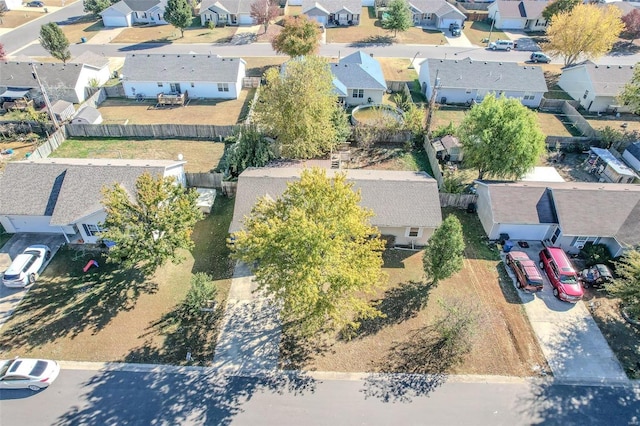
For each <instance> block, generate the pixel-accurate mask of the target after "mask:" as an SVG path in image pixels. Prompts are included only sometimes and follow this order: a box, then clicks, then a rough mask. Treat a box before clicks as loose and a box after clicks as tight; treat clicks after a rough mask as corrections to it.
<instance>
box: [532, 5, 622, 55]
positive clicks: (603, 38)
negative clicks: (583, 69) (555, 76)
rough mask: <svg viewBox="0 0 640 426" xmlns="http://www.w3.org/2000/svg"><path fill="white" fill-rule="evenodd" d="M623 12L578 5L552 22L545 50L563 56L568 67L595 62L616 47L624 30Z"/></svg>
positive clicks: (557, 16) (606, 7) (608, 7)
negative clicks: (590, 60) (582, 60)
mask: <svg viewBox="0 0 640 426" xmlns="http://www.w3.org/2000/svg"><path fill="white" fill-rule="evenodd" d="M621 17H622V12H621V11H620V9H618V8H617V7H615V6H603V5H599V4H579V5H577V6H576V7H574V8H573V9H571V10H570V11H565V12H560V13H558V14H557V15H555V16H554V17H553V18H551V23H550V24H549V28H547V37H548V38H549V42H548V43H545V44H544V45H543V48H544V50H546V51H547V52H549V53H551V54H552V55H556V56H562V57H563V58H564V64H565V65H572V64H574V63H576V62H577V61H578V59H580V57H581V56H582V57H584V58H585V59H596V58H598V57H600V56H602V55H604V54H605V53H607V52H608V51H610V50H611V48H612V47H613V43H615V42H616V41H617V40H618V36H619V35H620V33H621V32H622V30H623V29H624V23H623V22H622V20H621V19H620V18H621Z"/></svg>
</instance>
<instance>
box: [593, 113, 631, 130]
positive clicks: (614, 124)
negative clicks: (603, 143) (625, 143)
mask: <svg viewBox="0 0 640 426" xmlns="http://www.w3.org/2000/svg"><path fill="white" fill-rule="evenodd" d="M585 118H587V117H585ZM587 121H588V122H589V124H590V125H591V127H593V128H594V129H596V130H601V129H604V128H605V127H607V126H608V127H611V128H612V129H615V130H619V131H621V132H622V131H626V132H633V131H640V120H638V116H637V115H631V114H629V115H628V117H627V119H625V116H622V117H621V118H615V117H614V116H612V115H610V116H602V117H590V118H587ZM623 125H624V127H623Z"/></svg>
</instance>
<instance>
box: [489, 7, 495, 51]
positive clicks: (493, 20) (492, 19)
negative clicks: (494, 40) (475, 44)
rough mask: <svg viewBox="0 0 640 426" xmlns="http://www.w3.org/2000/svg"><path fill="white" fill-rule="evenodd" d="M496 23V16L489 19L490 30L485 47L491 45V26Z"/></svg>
mask: <svg viewBox="0 0 640 426" xmlns="http://www.w3.org/2000/svg"><path fill="white" fill-rule="evenodd" d="M495 22H496V14H495V13H494V14H493V16H492V17H491V28H490V29H489V39H488V40H487V46H489V43H491V33H493V24H494V23H495Z"/></svg>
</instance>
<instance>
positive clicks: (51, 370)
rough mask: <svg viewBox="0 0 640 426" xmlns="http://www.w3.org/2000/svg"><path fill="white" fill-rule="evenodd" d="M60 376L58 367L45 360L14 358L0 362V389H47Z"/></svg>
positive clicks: (54, 363) (55, 363)
mask: <svg viewBox="0 0 640 426" xmlns="http://www.w3.org/2000/svg"><path fill="white" fill-rule="evenodd" d="M58 374H60V366H59V365H58V363H57V362H55V361H50V360H47V359H29V358H17V357H16V358H15V359H10V360H4V361H0V389H31V390H32V391H39V390H40V389H44V388H46V387H48V386H49V385H50V384H51V383H53V381H54V380H55V379H56V377H58Z"/></svg>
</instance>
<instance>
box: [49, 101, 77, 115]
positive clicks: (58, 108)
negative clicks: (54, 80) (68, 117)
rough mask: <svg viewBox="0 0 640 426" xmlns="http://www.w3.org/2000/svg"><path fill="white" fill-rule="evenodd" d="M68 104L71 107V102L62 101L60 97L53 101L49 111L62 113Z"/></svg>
mask: <svg viewBox="0 0 640 426" xmlns="http://www.w3.org/2000/svg"><path fill="white" fill-rule="evenodd" d="M70 106H71V107H73V104H72V103H71V102H67V101H63V100H62V99H60V100H58V101H55V102H54V103H53V104H52V105H51V112H53V113H54V114H62V113H63V112H65V111H66V110H67V108H69V107H70Z"/></svg>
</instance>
